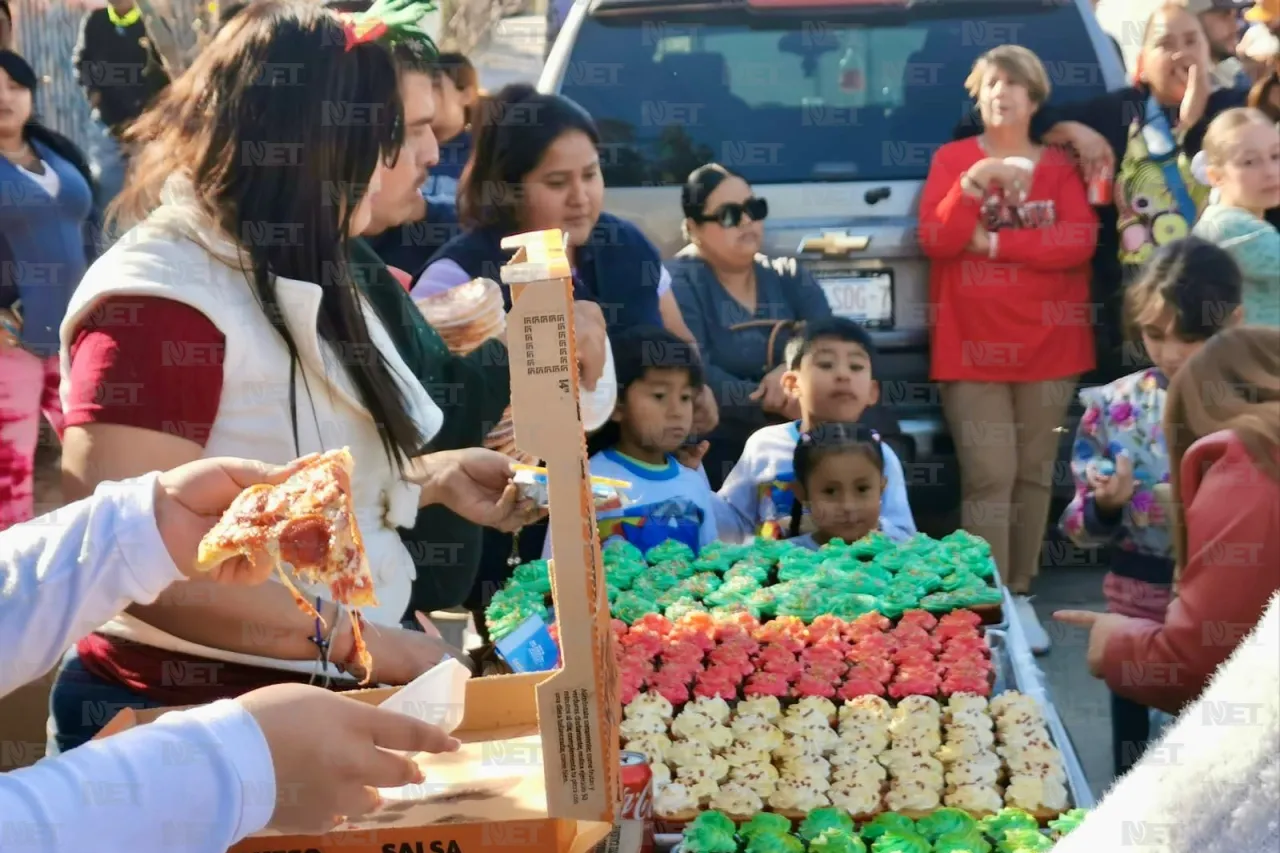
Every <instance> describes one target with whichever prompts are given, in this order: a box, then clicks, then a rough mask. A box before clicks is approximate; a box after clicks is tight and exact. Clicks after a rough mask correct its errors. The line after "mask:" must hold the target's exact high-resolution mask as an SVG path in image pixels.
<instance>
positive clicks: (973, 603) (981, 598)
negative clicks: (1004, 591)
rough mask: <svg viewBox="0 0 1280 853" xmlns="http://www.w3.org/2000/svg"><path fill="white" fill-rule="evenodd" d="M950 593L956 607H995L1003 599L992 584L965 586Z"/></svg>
mask: <svg viewBox="0 0 1280 853" xmlns="http://www.w3.org/2000/svg"><path fill="white" fill-rule="evenodd" d="M951 594H952V595H953V596H955V599H956V602H957V604H956V607H995V606H996V605H998V604H1000V603H1001V602H1002V601H1004V596H1002V595H1001V594H1000V590H998V589H996V588H995V587H993V586H985V585H984V586H981V587H976V586H972V587H966V588H964V589H958V590H956V591H955V592H953V593H951Z"/></svg>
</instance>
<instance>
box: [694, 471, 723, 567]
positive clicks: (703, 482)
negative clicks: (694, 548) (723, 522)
mask: <svg viewBox="0 0 1280 853" xmlns="http://www.w3.org/2000/svg"><path fill="white" fill-rule="evenodd" d="M694 474H695V480H694V484H695V485H694V487H695V488H699V489H700V490H701V493H702V526H701V527H700V528H699V529H698V547H699V548H705V547H706V546H707V545H709V544H710V543H712V542H715V541H716V540H718V539H719V538H720V514H721V513H722V512H723V510H720V509H717V508H716V504H717V503H719V502H720V499H719V498H718V497H716V494H715V492H713V491H711V485H710V483H708V482H707V475H706V473H705V472H703V471H702V466H701V465H699V466H698V471H695V472H694Z"/></svg>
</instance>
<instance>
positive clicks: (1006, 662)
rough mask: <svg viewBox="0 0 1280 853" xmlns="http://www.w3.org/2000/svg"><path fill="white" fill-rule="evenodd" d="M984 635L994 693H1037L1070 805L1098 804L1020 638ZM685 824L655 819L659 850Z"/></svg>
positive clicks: (671, 846)
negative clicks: (1017, 655) (1019, 654)
mask: <svg viewBox="0 0 1280 853" xmlns="http://www.w3.org/2000/svg"><path fill="white" fill-rule="evenodd" d="M1004 611H1005V612H1012V601H1011V599H1010V597H1009V595H1008V593H1007V592H1006V594H1005V607H1004ZM1017 630H1019V631H1020V630H1021V629H1020V628H1018V629H1017ZM985 635H986V640H987V645H988V646H989V647H990V649H991V661H992V663H993V664H994V665H995V667H994V672H993V678H994V685H993V687H992V690H991V695H992V696H997V695H999V694H1001V693H1005V692H1007V691H1009V690H1016V691H1018V692H1019V693H1023V694H1026V695H1031V696H1034V697H1035V698H1036V699H1037V700H1038V701H1039V703H1040V705H1041V710H1042V711H1043V713H1044V718H1045V724H1046V727H1047V728H1048V729H1049V736H1050V739H1051V740H1052V741H1053V745H1054V746H1056V747H1057V748H1058V749H1059V750H1060V751H1061V752H1062V760H1063V764H1064V765H1065V766H1066V773H1067V791H1068V792H1069V793H1070V795H1071V802H1070V803H1069V807H1070V808H1093V807H1094V805H1095V804H1096V800H1095V799H1094V796H1093V790H1092V789H1091V788H1090V787H1089V783H1088V780H1087V779H1086V778H1085V775H1084V770H1083V768H1082V767H1081V765H1080V760H1079V757H1078V756H1077V755H1076V752H1075V746H1074V744H1072V742H1071V738H1070V737H1069V736H1068V735H1067V733H1066V729H1065V728H1064V727H1063V725H1062V720H1061V718H1060V717H1059V716H1058V713H1057V709H1055V708H1054V707H1053V704H1052V703H1051V702H1049V701H1048V699H1047V697H1046V695H1045V693H1044V690H1043V687H1042V686H1041V685H1040V684H1039V682H1038V681H1035V680H1031V679H1028V674H1029V673H1028V670H1027V669H1026V666H1025V663H1026V661H1025V660H1024V661H1023V666H1015V663H1014V655H1013V652H1012V650H1011V645H1013V646H1015V647H1016V645H1017V642H1018V639H1019V638H1015V639H1014V640H1013V641H1011V640H1010V637H1009V632H1007V631H1004V630H998V629H996V628H995V627H994V626H988V627H987V630H986V632H985ZM1023 645H1024V646H1025V641H1023ZM1027 657H1028V658H1030V653H1029V651H1028V652H1027ZM1032 666H1034V659H1032ZM684 827H685V824H684V823H681V822H674V821H664V820H661V819H655V821H654V833H655V834H654V843H655V845H656V846H657V847H658V849H660V850H664V851H666V850H670V851H672V853H677V851H679V850H680V848H681V844H680V841H681V837H682V833H683V832H684Z"/></svg>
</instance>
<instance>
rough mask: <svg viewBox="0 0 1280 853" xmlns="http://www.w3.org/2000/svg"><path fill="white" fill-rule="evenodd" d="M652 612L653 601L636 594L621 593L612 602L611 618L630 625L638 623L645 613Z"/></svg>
mask: <svg viewBox="0 0 1280 853" xmlns="http://www.w3.org/2000/svg"><path fill="white" fill-rule="evenodd" d="M652 612H653V599H652V598H646V597H645V596H643V595H640V594H639V593H636V592H624V593H621V594H620V595H619V596H618V598H617V600H615V601H614V602H613V616H614V618H615V619H621V620H622V621H623V622H626V623H627V624H628V625H630V624H631V623H632V622H638V621H639V620H640V617H642V616H644V615H645V614H646V613H652Z"/></svg>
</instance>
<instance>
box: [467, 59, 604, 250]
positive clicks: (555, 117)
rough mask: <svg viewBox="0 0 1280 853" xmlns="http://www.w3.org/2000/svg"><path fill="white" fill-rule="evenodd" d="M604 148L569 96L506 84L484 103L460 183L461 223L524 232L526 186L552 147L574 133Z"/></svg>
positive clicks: (587, 118) (588, 119)
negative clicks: (522, 215)
mask: <svg viewBox="0 0 1280 853" xmlns="http://www.w3.org/2000/svg"><path fill="white" fill-rule="evenodd" d="M574 130H576V131H579V132H580V133H583V134H586V136H587V138H589V139H590V140H591V142H592V144H593V145H599V144H600V131H599V130H597V129H596V123H595V121H594V120H593V119H592V118H591V115H590V114H589V113H588V112H587V111H586V110H584V109H583V108H582V107H580V106H578V104H577V103H575V102H574V101H571V100H569V99H568V98H566V97H564V96H563V95H548V94H544V93H542V92H539V91H538V90H537V89H535V88H534V87H532V86H530V85H528V84H525V83H512V84H511V85H509V86H504V87H502V89H500V90H499V91H498V92H497V94H495V95H492V96H488V97H483V98H481V99H480V102H479V104H478V105H477V108H476V121H475V127H474V129H473V133H474V134H475V144H474V146H473V148H472V151H471V157H470V159H469V160H468V161H467V165H466V167H465V168H463V170H462V177H461V179H460V180H459V182H458V221H459V222H460V223H461V224H462V226H463V227H464V228H490V227H492V228H497V229H498V230H500V231H501V232H502V233H503V234H514V233H516V232H517V231H518V230H520V220H519V213H520V205H521V202H522V192H521V183H522V182H523V181H524V179H525V176H526V175H528V174H529V173H530V172H532V171H533V170H534V169H536V168H538V164H539V163H540V162H542V158H543V156H544V155H545V154H546V153H547V149H548V148H550V147H551V145H552V143H554V142H555V141H556V140H557V139H559V138H560V137H561V136H563V135H564V134H565V133H568V132H569V131H574Z"/></svg>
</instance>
